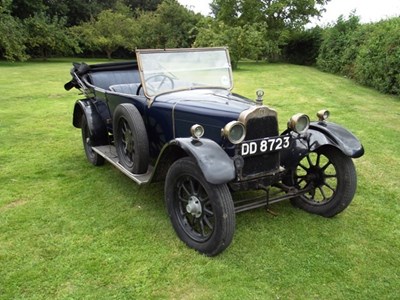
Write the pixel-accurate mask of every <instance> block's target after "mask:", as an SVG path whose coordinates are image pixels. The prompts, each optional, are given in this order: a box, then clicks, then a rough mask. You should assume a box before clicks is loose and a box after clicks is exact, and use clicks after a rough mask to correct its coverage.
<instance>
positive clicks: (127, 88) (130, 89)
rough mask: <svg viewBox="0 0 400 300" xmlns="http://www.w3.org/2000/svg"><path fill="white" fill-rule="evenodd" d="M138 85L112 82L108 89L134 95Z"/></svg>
mask: <svg viewBox="0 0 400 300" xmlns="http://www.w3.org/2000/svg"><path fill="white" fill-rule="evenodd" d="M139 86H140V83H128V84H114V85H111V86H110V90H112V91H113V92H117V93H122V94H129V95H136V93H137V90H138V88H139ZM140 90H141V91H142V90H143V89H140Z"/></svg>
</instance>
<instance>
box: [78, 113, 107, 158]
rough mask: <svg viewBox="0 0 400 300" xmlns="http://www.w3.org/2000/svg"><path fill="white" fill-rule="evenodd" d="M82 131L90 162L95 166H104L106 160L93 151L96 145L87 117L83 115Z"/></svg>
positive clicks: (84, 146)
mask: <svg viewBox="0 0 400 300" xmlns="http://www.w3.org/2000/svg"><path fill="white" fill-rule="evenodd" d="M81 130H82V142H83V148H84V149H85V154H86V157H87V159H88V161H89V162H90V163H91V164H93V165H95V166H101V165H103V164H104V158H103V157H102V156H101V155H99V154H98V153H97V152H95V151H93V148H92V147H93V146H95V145H94V144H95V143H94V139H93V136H92V135H91V133H90V130H89V126H88V123H87V119H86V116H85V115H82V120H81Z"/></svg>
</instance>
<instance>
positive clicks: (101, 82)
mask: <svg viewBox="0 0 400 300" xmlns="http://www.w3.org/2000/svg"><path fill="white" fill-rule="evenodd" d="M89 78H90V81H91V82H92V84H93V85H94V86H96V87H99V88H102V89H104V90H109V89H110V87H111V86H117V85H126V84H128V85H129V84H137V85H139V83H140V77H139V72H138V70H116V71H100V72H93V73H89ZM136 90H137V87H136ZM136 90H135V92H134V93H133V94H134V95H135V94H136ZM129 94H131V93H129Z"/></svg>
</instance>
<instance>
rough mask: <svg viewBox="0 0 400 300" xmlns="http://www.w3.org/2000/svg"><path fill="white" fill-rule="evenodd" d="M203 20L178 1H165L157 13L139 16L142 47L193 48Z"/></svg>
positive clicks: (145, 13)
mask: <svg viewBox="0 0 400 300" xmlns="http://www.w3.org/2000/svg"><path fill="white" fill-rule="evenodd" d="M201 18H202V16H201V15H200V14H195V13H193V12H192V11H189V10H188V9H186V8H185V7H183V6H182V5H180V4H179V3H178V2H177V1H176V0H164V2H163V3H162V4H160V5H159V6H158V8H157V10H156V11H155V12H142V13H141V15H140V16H139V18H138V22H139V24H140V25H139V26H140V28H141V32H142V34H141V36H140V47H144V48H178V47H191V45H192V43H193V42H194V40H195V37H196V25H197V23H198V22H199V21H200V20H201Z"/></svg>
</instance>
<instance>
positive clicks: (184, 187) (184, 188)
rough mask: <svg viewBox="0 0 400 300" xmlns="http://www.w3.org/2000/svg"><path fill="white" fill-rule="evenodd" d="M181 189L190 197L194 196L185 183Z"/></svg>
mask: <svg viewBox="0 0 400 300" xmlns="http://www.w3.org/2000/svg"><path fill="white" fill-rule="evenodd" d="M181 188H182V189H183V190H184V191H185V193H186V194H187V195H188V196H189V197H190V196H191V195H192V194H191V193H190V192H189V191H188V189H187V188H186V186H185V182H182V185H181Z"/></svg>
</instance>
